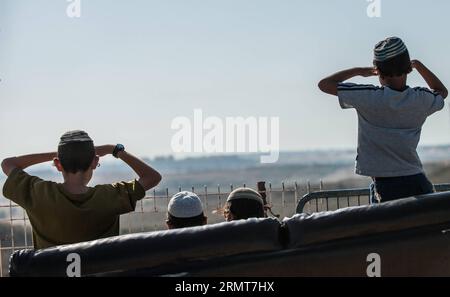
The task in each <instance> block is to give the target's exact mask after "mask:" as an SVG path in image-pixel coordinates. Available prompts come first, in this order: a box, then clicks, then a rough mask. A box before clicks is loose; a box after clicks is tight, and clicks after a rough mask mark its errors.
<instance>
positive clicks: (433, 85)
mask: <svg viewBox="0 0 450 297" xmlns="http://www.w3.org/2000/svg"><path fill="white" fill-rule="evenodd" d="M411 65H412V67H413V69H416V70H417V71H418V72H419V73H420V75H421V76H422V77H423V79H424V80H425V81H426V83H427V84H428V86H429V87H430V89H432V90H433V91H434V92H436V93H438V94H440V95H441V96H442V97H444V99H445V98H447V96H448V90H447V88H446V87H445V86H444V84H443V83H442V82H441V81H440V80H439V78H438V77H437V76H436V75H435V74H434V73H433V72H431V70H430V69H428V68H427V67H426V66H425V65H424V64H422V62H420V61H419V60H412V61H411Z"/></svg>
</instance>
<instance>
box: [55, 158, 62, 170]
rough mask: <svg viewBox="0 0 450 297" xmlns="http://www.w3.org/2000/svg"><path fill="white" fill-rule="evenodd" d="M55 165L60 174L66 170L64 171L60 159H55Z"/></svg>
mask: <svg viewBox="0 0 450 297" xmlns="http://www.w3.org/2000/svg"><path fill="white" fill-rule="evenodd" d="M53 165H54V166H55V167H56V169H57V170H58V171H59V172H63V171H64V169H63V167H62V165H61V161H59V159H58V158H53Z"/></svg>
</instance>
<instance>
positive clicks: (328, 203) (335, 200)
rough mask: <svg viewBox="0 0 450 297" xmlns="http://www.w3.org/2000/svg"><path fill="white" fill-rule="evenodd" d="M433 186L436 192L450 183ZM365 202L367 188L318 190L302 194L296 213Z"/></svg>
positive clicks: (368, 202) (449, 185)
mask: <svg viewBox="0 0 450 297" xmlns="http://www.w3.org/2000/svg"><path fill="white" fill-rule="evenodd" d="M434 188H435V190H436V191H437V192H446V191H450V184H437V185H434ZM367 204H370V190H369V188H363V189H347V190H332V191H318V192H312V193H307V194H306V195H304V196H303V197H302V198H301V199H300V201H299V203H298V205H297V209H296V213H311V212H320V211H329V210H337V209H340V208H345V207H351V206H361V205H367ZM305 209H306V210H307V211H305Z"/></svg>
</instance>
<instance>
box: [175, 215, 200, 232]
mask: <svg viewBox="0 0 450 297" xmlns="http://www.w3.org/2000/svg"><path fill="white" fill-rule="evenodd" d="M205 220H206V217H205V215H204V214H203V213H201V214H200V215H198V216H195V217H191V218H177V217H174V216H173V215H171V214H170V213H167V224H169V225H170V226H171V227H172V228H173V229H179V228H189V227H196V226H203V225H205Z"/></svg>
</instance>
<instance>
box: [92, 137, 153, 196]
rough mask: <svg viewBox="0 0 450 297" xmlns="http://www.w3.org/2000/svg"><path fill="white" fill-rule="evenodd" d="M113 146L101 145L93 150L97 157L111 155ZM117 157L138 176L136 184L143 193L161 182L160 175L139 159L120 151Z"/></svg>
mask: <svg viewBox="0 0 450 297" xmlns="http://www.w3.org/2000/svg"><path fill="white" fill-rule="evenodd" d="M114 148H115V145H103V146H98V147H96V148H95V150H96V153H97V155H99V156H100V157H102V156H104V155H107V154H112V152H113V151H114ZM117 157H118V158H119V159H121V160H122V161H124V162H125V163H126V164H127V165H128V166H130V167H131V169H133V170H134V172H136V174H137V175H138V176H139V179H138V182H139V183H140V184H141V185H142V187H143V188H144V190H145V191H148V190H150V189H151V188H153V187H155V186H157V185H158V184H159V182H160V181H161V174H159V172H158V171H156V170H155V169H153V168H152V167H150V166H149V165H147V164H146V163H145V162H144V161H142V160H141V159H139V158H137V157H135V156H133V155H132V154H130V153H128V152H126V151H121V152H119V153H118V154H117Z"/></svg>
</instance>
